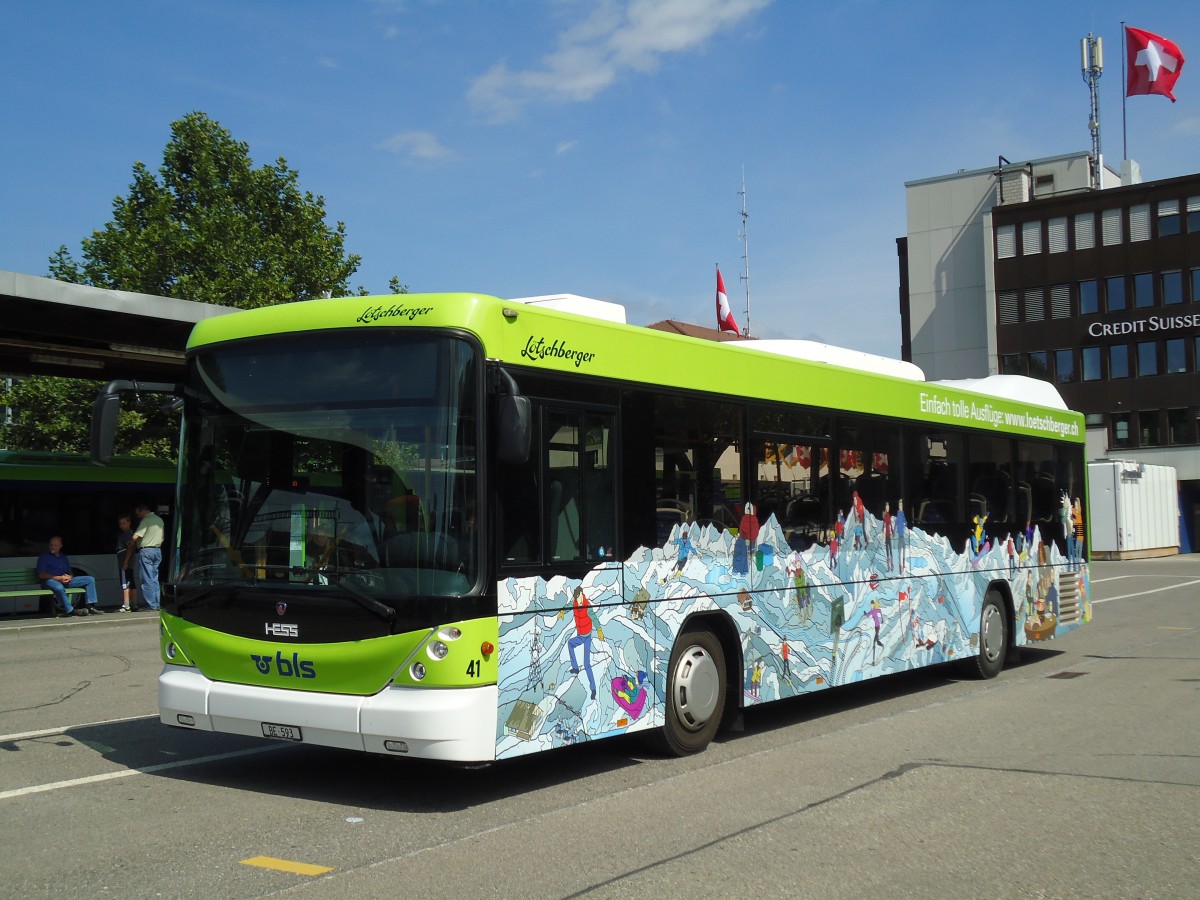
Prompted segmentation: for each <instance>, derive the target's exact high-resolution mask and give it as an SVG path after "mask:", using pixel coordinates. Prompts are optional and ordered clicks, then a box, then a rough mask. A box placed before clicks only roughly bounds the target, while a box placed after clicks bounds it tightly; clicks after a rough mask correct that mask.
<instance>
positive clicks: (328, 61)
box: [317, 56, 338, 69]
mask: <svg viewBox="0 0 1200 900" xmlns="http://www.w3.org/2000/svg"><path fill="white" fill-rule="evenodd" d="M317 65H318V66H320V67H321V68H322V69H337V68H338V64H337V60H336V59H334V58H333V57H332V56H319V57H317Z"/></svg>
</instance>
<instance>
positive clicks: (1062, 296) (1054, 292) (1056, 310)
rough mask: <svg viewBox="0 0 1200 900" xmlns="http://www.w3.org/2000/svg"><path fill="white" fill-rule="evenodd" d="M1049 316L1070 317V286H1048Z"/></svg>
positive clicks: (1057, 317) (1053, 317)
mask: <svg viewBox="0 0 1200 900" xmlns="http://www.w3.org/2000/svg"><path fill="white" fill-rule="evenodd" d="M1050 318H1052V319H1069V318H1071V286H1070V285H1069V284H1055V285H1052V286H1051V287H1050Z"/></svg>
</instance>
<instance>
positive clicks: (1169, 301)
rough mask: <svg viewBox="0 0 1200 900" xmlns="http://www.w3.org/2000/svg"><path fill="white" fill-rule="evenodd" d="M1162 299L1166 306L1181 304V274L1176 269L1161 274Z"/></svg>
mask: <svg viewBox="0 0 1200 900" xmlns="http://www.w3.org/2000/svg"><path fill="white" fill-rule="evenodd" d="M1162 298H1163V303H1164V304H1165V305H1166V306H1172V305H1174V304H1176V303H1182V302H1183V273H1182V272H1180V271H1179V270H1178V269H1176V270H1175V271H1173V272H1163V273H1162Z"/></svg>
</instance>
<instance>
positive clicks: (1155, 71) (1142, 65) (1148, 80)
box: [1125, 26, 1184, 103]
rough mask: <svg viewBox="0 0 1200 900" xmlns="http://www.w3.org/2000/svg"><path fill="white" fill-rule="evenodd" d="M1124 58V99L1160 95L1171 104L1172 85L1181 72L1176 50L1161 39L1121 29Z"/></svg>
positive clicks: (1181, 58) (1134, 30) (1145, 32)
mask: <svg viewBox="0 0 1200 900" xmlns="http://www.w3.org/2000/svg"><path fill="white" fill-rule="evenodd" d="M1125 57H1126V60H1127V61H1128V63H1129V81H1128V83H1127V84H1126V87H1125V96H1126V97H1132V96H1133V95H1134V94H1162V95H1163V96H1164V97H1168V98H1170V100H1171V102H1172V103H1174V102H1175V94H1174V93H1173V91H1174V88H1175V82H1176V81H1178V80H1179V73H1180V72H1181V71H1182V70H1183V62H1184V60H1183V54H1182V53H1181V52H1180V50H1179V47H1178V46H1177V45H1176V44H1174V43H1173V42H1171V41H1168V40H1167V39H1166V38H1164V37H1159V36H1158V35H1157V34H1151V33H1150V32H1149V31H1142V30H1141V29H1140V28H1130V27H1128V26H1126V28H1125Z"/></svg>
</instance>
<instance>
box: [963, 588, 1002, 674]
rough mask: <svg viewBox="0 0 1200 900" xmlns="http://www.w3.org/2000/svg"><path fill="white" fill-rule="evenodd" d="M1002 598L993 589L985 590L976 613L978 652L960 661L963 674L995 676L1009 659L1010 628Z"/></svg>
mask: <svg viewBox="0 0 1200 900" xmlns="http://www.w3.org/2000/svg"><path fill="white" fill-rule="evenodd" d="M1010 627H1011V626H1010V620H1009V615H1008V611H1007V609H1006V608H1005V605H1004V599H1003V598H1002V597H1001V596H1000V595H999V594H998V593H997V592H996V591H988V592H987V594H986V595H985V596H984V598H983V610H982V611H981V612H980V613H979V652H978V653H977V654H976V655H975V656H974V657H973V658H971V659H968V660H964V661H963V669H964V671H965V672H966V674H968V675H970V676H972V677H974V678H995V677H996V676H997V675H999V674H1000V672H1001V670H1002V669H1003V668H1004V662H1005V660H1006V659H1007V658H1008V644H1009V635H1008V630H1009V628H1010Z"/></svg>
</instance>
